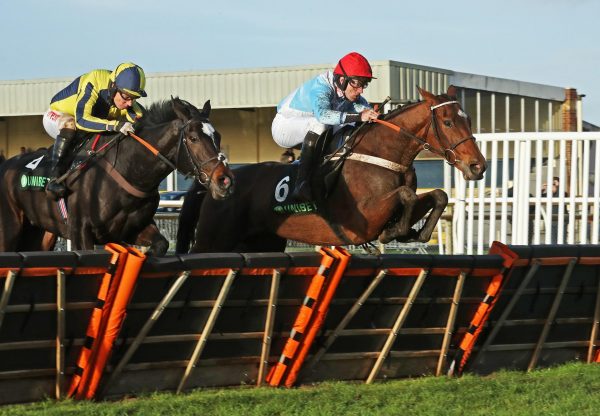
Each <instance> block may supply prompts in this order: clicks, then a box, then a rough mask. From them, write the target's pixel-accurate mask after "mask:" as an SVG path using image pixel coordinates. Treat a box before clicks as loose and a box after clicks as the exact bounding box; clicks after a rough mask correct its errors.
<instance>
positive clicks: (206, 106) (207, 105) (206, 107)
mask: <svg viewBox="0 0 600 416" xmlns="http://www.w3.org/2000/svg"><path fill="white" fill-rule="evenodd" d="M210 110H211V107H210V100H206V102H205V103H204V107H202V115H203V116H204V117H206V118H208V116H209V115H210Z"/></svg>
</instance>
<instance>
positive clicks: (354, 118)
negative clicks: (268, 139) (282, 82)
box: [271, 52, 378, 201]
mask: <svg viewBox="0 0 600 416" xmlns="http://www.w3.org/2000/svg"><path fill="white" fill-rule="evenodd" d="M372 79H374V77H373V71H372V70H371V65H370V64H369V62H368V61H367V59H366V58H365V57H364V56H362V55H361V54H359V53H357V52H351V53H349V54H347V55H345V56H344V57H343V58H342V59H340V60H339V62H338V63H337V65H336V67H335V69H334V70H333V71H327V72H325V73H323V74H320V75H318V76H316V77H315V78H313V79H310V80H308V81H306V82H305V83H304V84H302V85H301V86H300V87H298V88H297V89H296V90H294V91H293V92H292V93H291V94H290V95H288V96H287V97H285V98H284V99H283V100H282V101H281V102H280V103H279V105H278V106H277V115H276V116H275V119H274V120H273V125H272V126H271V132H272V134H273V139H274V140H275V142H276V143H277V144H278V145H279V146H282V147H286V148H291V147H294V146H297V145H298V144H300V143H303V145H302V150H301V153H300V166H299V167H298V177H297V179H296V187H295V189H294V193H293V195H294V197H295V198H296V199H297V200H304V201H307V200H310V198H311V197H312V195H311V189H310V188H311V187H310V170H311V167H312V164H313V159H314V153H315V151H314V149H315V146H316V142H317V139H318V138H319V136H320V135H321V134H322V133H323V132H324V131H325V130H326V129H328V128H332V127H333V128H339V126H342V125H344V124H348V123H355V122H359V121H363V122H366V121H371V120H374V119H376V118H377V116H378V114H377V112H375V111H373V109H372V108H371V106H370V104H369V103H368V102H367V100H365V99H364V98H363V97H362V96H361V94H362V92H363V91H364V89H365V88H367V85H368V84H369V82H370V81H371V80H372Z"/></svg>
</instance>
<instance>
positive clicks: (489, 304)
mask: <svg viewBox="0 0 600 416" xmlns="http://www.w3.org/2000/svg"><path fill="white" fill-rule="evenodd" d="M489 253H490V254H499V255H501V256H502V257H503V258H504V262H503V264H502V266H503V270H502V273H500V274H497V275H495V276H494V277H493V278H492V281H491V282H490V284H489V286H488V287H487V289H486V294H485V298H484V299H483V300H482V301H481V303H480V304H479V307H478V308H477V311H476V312H475V316H474V317H473V319H472V320H471V323H470V324H469V327H468V328H467V331H466V332H465V335H464V337H463V339H462V341H461V342H460V344H459V346H458V348H457V351H456V355H455V356H454V360H452V363H451V365H450V372H449V374H450V373H452V374H456V375H459V376H460V375H461V374H462V372H463V370H464V368H465V365H466V364H467V361H468V359H469V357H470V356H471V353H472V352H473V347H474V346H475V342H476V341H477V339H478V338H479V335H480V334H481V331H482V330H483V325H484V324H485V322H486V321H487V320H488V318H489V316H490V313H491V312H492V309H493V308H494V306H495V305H496V302H497V301H498V297H499V296H500V292H501V291H502V288H503V287H504V285H505V284H506V281H507V280H508V277H509V276H510V273H511V272H512V267H513V265H514V264H515V261H516V260H518V258H519V256H518V255H517V254H516V253H515V252H513V251H512V250H510V249H509V248H508V247H507V246H506V245H505V244H502V243H499V242H498V241H494V242H493V244H492V246H491V247H490V250H489Z"/></svg>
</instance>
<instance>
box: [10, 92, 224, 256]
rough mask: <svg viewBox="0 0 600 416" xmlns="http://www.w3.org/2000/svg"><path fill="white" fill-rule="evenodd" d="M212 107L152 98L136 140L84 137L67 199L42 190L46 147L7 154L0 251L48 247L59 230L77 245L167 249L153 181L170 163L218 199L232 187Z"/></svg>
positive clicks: (69, 178)
mask: <svg viewBox="0 0 600 416" xmlns="http://www.w3.org/2000/svg"><path fill="white" fill-rule="evenodd" d="M209 114H210V102H208V101H207V102H206V103H205V105H204V108H203V109H202V111H200V110H199V109H197V108H196V107H194V106H193V105H191V104H190V103H187V102H185V101H183V100H180V99H178V98H174V99H172V100H169V101H165V102H160V103H154V104H152V106H151V107H150V108H149V109H148V111H147V112H146V113H145V115H144V117H143V118H142V119H141V120H139V121H138V122H136V124H135V128H136V133H137V135H138V138H141V140H137V139H136V140H134V138H133V137H126V136H122V135H120V134H117V135H107V136H105V139H106V141H107V145H105V146H103V150H98V152H97V153H94V151H92V150H91V148H90V144H89V141H88V142H85V143H84V145H83V148H82V149H81V151H80V154H82V153H83V154H92V155H94V157H91V158H90V157H88V158H87V159H84V162H83V163H82V164H80V165H79V167H78V168H73V169H71V170H70V172H69V173H68V175H67V178H66V184H67V185H68V188H69V190H70V194H69V195H68V197H66V198H65V202H66V204H64V205H61V203H56V202H54V201H50V200H48V199H47V198H46V195H45V193H44V185H45V184H46V183H47V172H48V160H49V154H50V153H49V149H41V150H38V151H36V152H33V153H31V154H28V155H26V156H22V157H18V158H17V157H15V158H12V159H10V160H7V161H6V162H5V163H3V164H2V165H1V166H0V175H1V180H0V194H2V195H3V197H2V200H1V201H0V252H1V251H27V250H41V249H44V248H49V247H52V246H53V243H54V241H53V240H52V235H55V236H56V235H58V236H62V237H64V238H68V239H70V240H71V243H72V247H73V248H74V249H93V248H94V245H95V244H105V243H107V242H126V243H134V244H139V245H149V246H150V250H149V252H150V253H151V254H157V255H161V254H164V253H165V252H166V251H167V248H168V242H167V240H166V239H165V238H164V237H163V236H162V235H161V234H160V232H159V230H158V228H157V227H156V224H155V223H154V220H153V217H154V214H155V212H156V208H157V206H158V202H159V194H158V186H159V184H160V182H161V181H162V180H163V179H164V178H165V177H166V176H167V175H168V174H169V173H170V172H171V171H172V170H173V169H174V168H177V170H179V171H181V172H183V173H185V174H191V175H193V176H195V177H196V178H197V179H198V180H200V181H201V182H202V183H203V184H204V185H205V186H207V187H208V189H209V190H210V192H211V195H212V197H213V198H215V200H218V199H222V198H226V197H228V196H229V195H230V194H231V192H232V191H233V174H232V173H231V171H230V169H229V168H228V167H227V165H226V162H225V161H226V158H225V157H224V155H223V154H222V153H220V150H219V146H220V143H219V141H220V136H219V135H218V133H217V132H216V131H215V129H214V128H213V127H212V125H211V124H210V121H209V119H208V116H209ZM65 205H66V208H67V210H66V211H65ZM65 217H66V218H65Z"/></svg>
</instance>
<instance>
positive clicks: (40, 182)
mask: <svg viewBox="0 0 600 416" xmlns="http://www.w3.org/2000/svg"><path fill="white" fill-rule="evenodd" d="M47 182H48V178H47V177H45V176H27V175H22V176H21V188H45V187H46V183H47Z"/></svg>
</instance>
